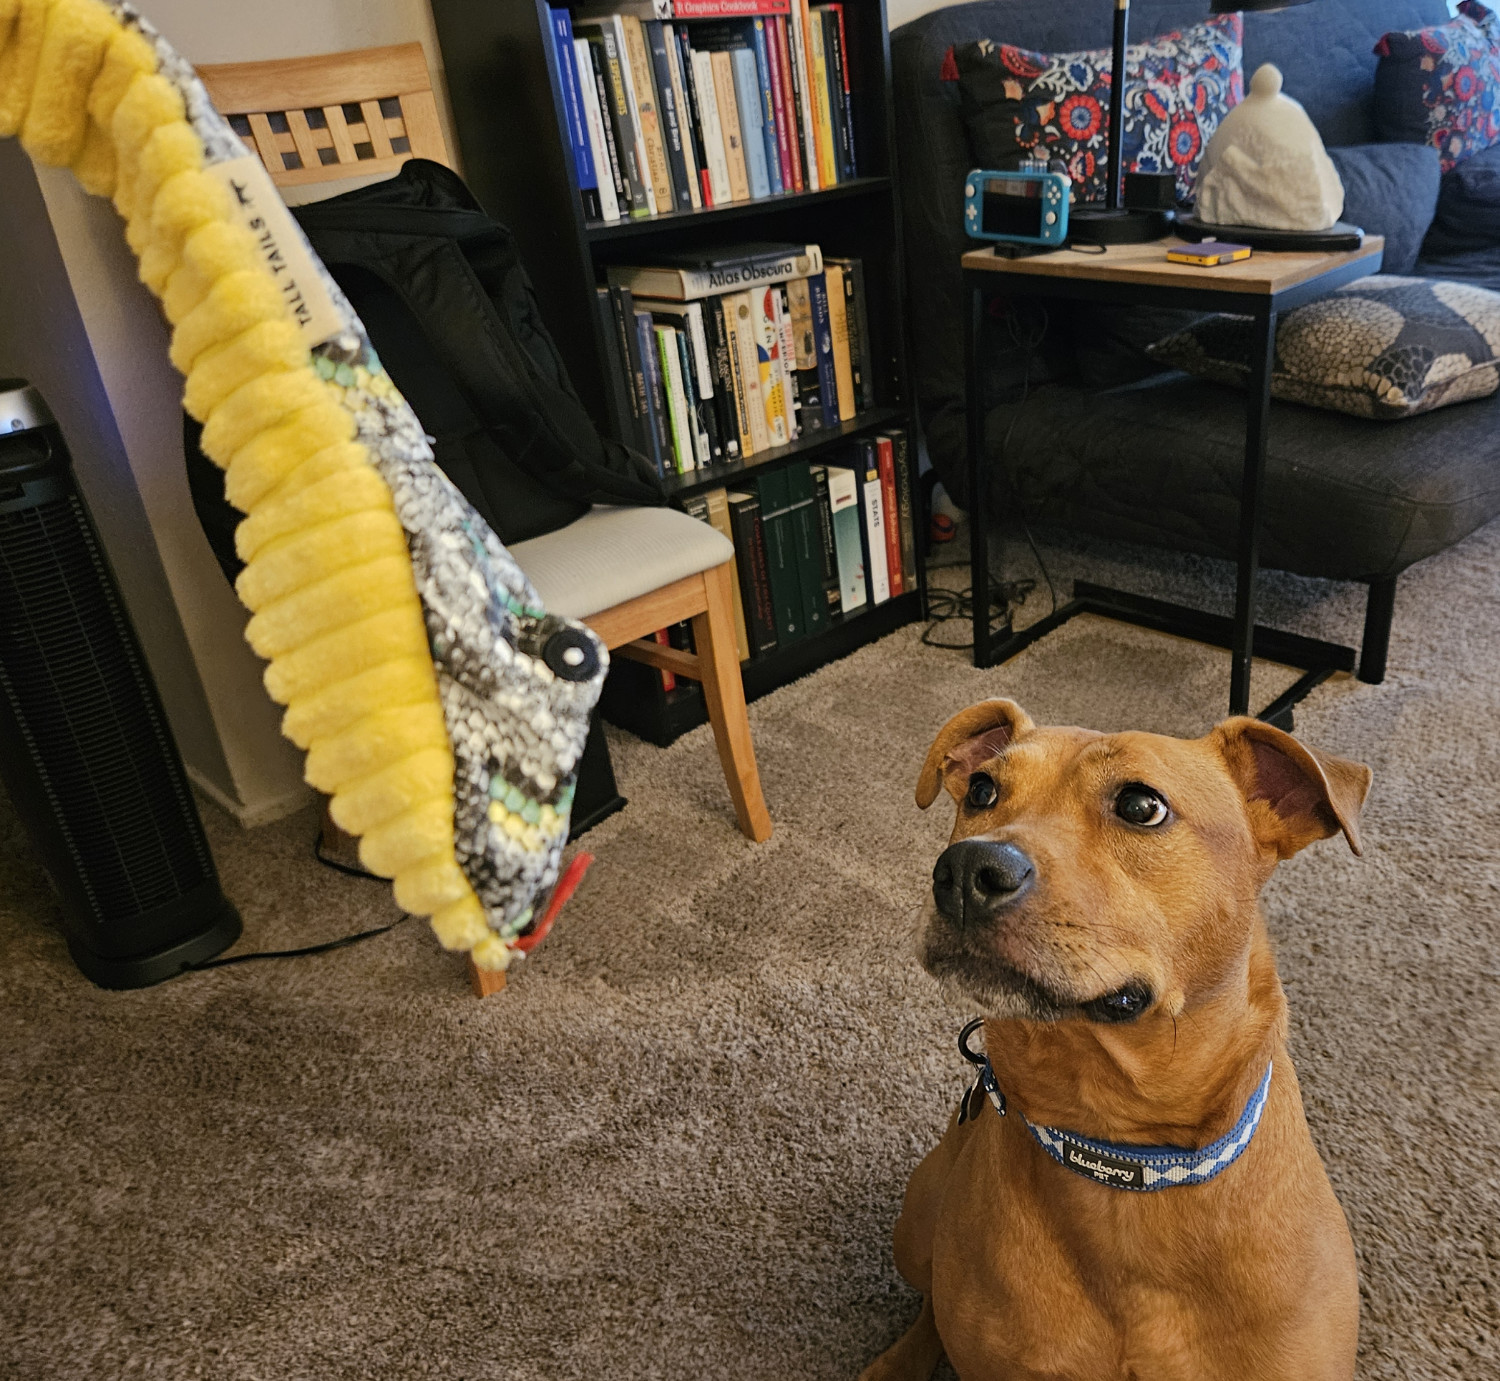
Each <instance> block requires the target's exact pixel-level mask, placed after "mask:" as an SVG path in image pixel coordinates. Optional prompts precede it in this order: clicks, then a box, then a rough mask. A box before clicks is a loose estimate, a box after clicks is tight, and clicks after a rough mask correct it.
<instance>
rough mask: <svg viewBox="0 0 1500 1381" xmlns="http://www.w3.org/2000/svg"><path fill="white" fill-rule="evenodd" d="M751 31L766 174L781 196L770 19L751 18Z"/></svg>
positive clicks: (775, 190)
mask: <svg viewBox="0 0 1500 1381" xmlns="http://www.w3.org/2000/svg"><path fill="white" fill-rule="evenodd" d="M750 32H751V35H752V37H753V38H754V46H755V81H756V96H757V98H758V100H759V104H760V136H761V141H762V143H763V145H764V147H765V158H766V176H767V178H768V179H769V180H770V184H771V191H770V195H771V196H773V197H774V196H780V195H781V193H782V192H783V191H785V190H786V187H785V181H784V179H783V178H782V175H781V151H780V149H779V148H778V147H777V143H776V101H775V99H774V96H773V94H772V90H771V54H770V49H768V48H767V47H766V21H765V20H764V19H753V20H751V21H750Z"/></svg>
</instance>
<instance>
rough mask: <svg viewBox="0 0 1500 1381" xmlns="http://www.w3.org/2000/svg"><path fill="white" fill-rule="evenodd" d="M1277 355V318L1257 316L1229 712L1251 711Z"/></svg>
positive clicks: (1248, 399)
mask: <svg viewBox="0 0 1500 1381" xmlns="http://www.w3.org/2000/svg"><path fill="white" fill-rule="evenodd" d="M1275 356H1276V313H1275V312H1274V311H1272V310H1271V308H1270V307H1269V306H1267V307H1264V308H1262V309H1261V310H1260V311H1258V312H1257V313H1256V315H1255V325H1254V343H1253V348H1252V362H1251V368H1250V378H1249V380H1248V381H1247V383H1248V389H1247V392H1246V397H1245V473H1244V477H1243V480H1242V482H1241V486H1240V535H1239V551H1238V558H1239V572H1238V575H1237V578H1236V581H1235V588H1234V647H1233V648H1232V649H1231V658H1232V661H1231V669H1230V676H1229V713H1230V714H1248V713H1249V712H1250V665H1251V662H1252V661H1253V660H1254V657H1255V578H1256V574H1257V571H1258V568H1259V563H1260V504H1261V493H1262V491H1263V490H1264V488H1265V478H1266V439H1267V438H1266V433H1267V430H1268V428H1269V427H1270V422H1271V368H1272V364H1273V362H1274V360H1275Z"/></svg>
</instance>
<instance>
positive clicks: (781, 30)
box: [766, 19, 807, 192]
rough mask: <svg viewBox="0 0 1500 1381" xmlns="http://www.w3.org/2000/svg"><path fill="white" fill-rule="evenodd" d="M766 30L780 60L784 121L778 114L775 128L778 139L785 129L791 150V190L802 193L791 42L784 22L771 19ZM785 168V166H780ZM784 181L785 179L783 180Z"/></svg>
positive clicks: (804, 189)
mask: <svg viewBox="0 0 1500 1381" xmlns="http://www.w3.org/2000/svg"><path fill="white" fill-rule="evenodd" d="M766 28H767V30H770V29H775V30H776V53H777V56H778V57H779V58H780V60H781V98H782V109H783V110H785V112H786V120H785V122H783V121H782V120H781V118H780V116H779V114H778V117H777V121H776V128H777V134H778V137H779V135H780V132H781V131H782V130H783V129H785V131H786V137H787V141H788V146H789V148H790V149H791V155H792V161H791V169H792V190H793V191H797V192H803V191H806V190H807V183H806V182H805V181H804V179H803V176H802V136H801V135H800V134H799V133H798V130H799V129H800V128H801V126H800V125H799V124H798V123H797V93H796V91H795V90H794V89H793V87H792V54H791V49H789V48H788V47H787V44H788V43H789V42H790V41H791V40H790V39H789V38H788V37H787V32H786V20H784V19H773V20H772V21H771V22H770V23H769V24H767V25H766ZM782 166H783V167H784V166H786V165H785V164H783V165H782ZM783 180H785V179H783Z"/></svg>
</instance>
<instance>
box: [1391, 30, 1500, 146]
mask: <svg viewBox="0 0 1500 1381" xmlns="http://www.w3.org/2000/svg"><path fill="white" fill-rule="evenodd" d="M1375 52H1376V53H1377V54H1378V55H1379V57H1380V66H1379V67H1378V68H1377V69H1376V72H1375V125H1376V128H1377V130H1378V131H1379V133H1380V137H1381V138H1382V139H1383V140H1385V141H1386V142H1388V143H1399V144H1431V145H1432V147H1433V148H1435V149H1436V150H1437V151H1438V157H1439V158H1440V159H1441V160H1442V164H1443V171H1444V172H1445V173H1446V172H1451V171H1452V170H1453V169H1454V168H1456V167H1457V166H1458V165H1459V164H1460V163H1462V162H1463V161H1464V159H1466V158H1470V157H1472V156H1473V155H1474V154H1476V153H1479V152H1481V151H1482V150H1484V149H1487V148H1489V147H1490V145H1492V144H1496V143H1500V18H1497V17H1496V16H1495V14H1494V13H1493V12H1492V11H1491V10H1489V9H1488V8H1486V7H1485V6H1484V5H1481V4H1480V3H1479V0H1463V4H1461V5H1460V6H1459V7H1458V15H1457V17H1455V18H1454V19H1453V20H1452V21H1451V22H1450V23H1447V24H1440V25H1435V26H1433V27H1432V28H1428V29H1418V30H1415V31H1414V32H1411V33H1391V34H1387V35H1386V36H1385V37H1384V38H1383V39H1381V40H1380V42H1379V43H1377V44H1376V45H1375Z"/></svg>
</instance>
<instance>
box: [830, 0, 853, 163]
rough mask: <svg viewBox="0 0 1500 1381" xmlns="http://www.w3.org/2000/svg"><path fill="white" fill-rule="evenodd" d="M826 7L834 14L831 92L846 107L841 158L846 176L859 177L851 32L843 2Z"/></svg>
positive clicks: (833, 97)
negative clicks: (850, 75) (845, 16)
mask: <svg viewBox="0 0 1500 1381" xmlns="http://www.w3.org/2000/svg"><path fill="white" fill-rule="evenodd" d="M824 8H825V9H826V10H827V11H828V12H829V13H830V14H831V15H832V16H833V30H832V33H833V54H834V65H835V67H836V69H837V70H836V72H835V80H834V84H833V91H832V92H831V93H830V94H831V96H832V99H833V100H835V101H838V102H839V103H840V104H841V105H842V106H843V108H844V119H843V130H842V137H843V140H844V144H843V148H842V151H841V154H840V158H841V160H842V162H843V165H844V166H843V174H844V176H845V177H858V176H859V164H858V162H857V160H856V157H855V152H854V89H853V83H852V82H851V80H850V78H849V32H848V30H847V29H846V28H845V27H844V7H843V5H842V4H836V5H826V6H824Z"/></svg>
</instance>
